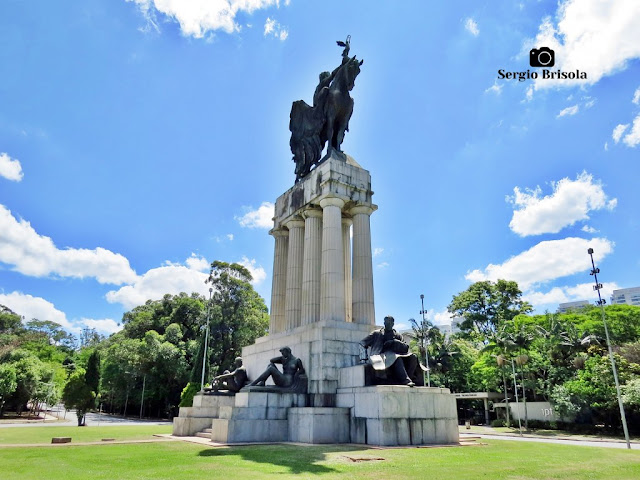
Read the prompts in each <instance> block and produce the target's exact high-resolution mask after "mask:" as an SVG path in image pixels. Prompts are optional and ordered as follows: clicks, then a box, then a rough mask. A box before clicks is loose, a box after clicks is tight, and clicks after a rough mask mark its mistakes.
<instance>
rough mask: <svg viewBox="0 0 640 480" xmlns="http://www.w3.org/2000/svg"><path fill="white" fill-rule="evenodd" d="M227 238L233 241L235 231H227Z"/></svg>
mask: <svg viewBox="0 0 640 480" xmlns="http://www.w3.org/2000/svg"><path fill="white" fill-rule="evenodd" d="M227 240H229V241H230V242H233V233H227Z"/></svg>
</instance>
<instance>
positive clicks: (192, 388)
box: [179, 382, 200, 407]
mask: <svg viewBox="0 0 640 480" xmlns="http://www.w3.org/2000/svg"><path fill="white" fill-rule="evenodd" d="M199 391H200V383H193V382H189V383H187V386H186V387H184V389H183V390H182V393H181V394H180V405H179V406H180V407H191V406H193V397H194V396H195V395H196V393H198V392H199Z"/></svg>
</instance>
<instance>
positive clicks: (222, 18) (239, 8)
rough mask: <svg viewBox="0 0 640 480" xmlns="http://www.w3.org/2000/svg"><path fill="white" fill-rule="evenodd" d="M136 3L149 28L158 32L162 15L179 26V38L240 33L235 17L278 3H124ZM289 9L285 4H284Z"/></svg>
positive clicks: (258, 0) (217, 0)
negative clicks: (158, 20)
mask: <svg viewBox="0 0 640 480" xmlns="http://www.w3.org/2000/svg"><path fill="white" fill-rule="evenodd" d="M127 1H128V2H131V1H133V2H135V3H136V4H137V5H138V7H139V8H140V11H141V12H142V13H143V15H144V16H145V18H146V19H147V21H148V22H149V24H150V25H151V26H152V27H153V28H154V29H156V30H157V29H158V26H157V21H156V18H155V17H156V13H161V14H164V15H166V16H167V17H169V18H171V19H173V20H175V21H177V22H178V23H179V24H180V29H181V30H182V34H183V35H185V36H193V37H195V38H203V37H204V36H205V35H206V34H207V33H211V32H215V31H218V30H222V31H224V32H227V33H234V32H237V31H240V28H241V27H240V25H238V23H236V16H237V15H238V13H242V12H244V13H252V12H254V11H255V10H262V9H266V8H268V7H272V6H278V7H279V6H280V2H279V0H127ZM285 5H288V2H285Z"/></svg>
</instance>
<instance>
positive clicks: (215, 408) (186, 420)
mask: <svg viewBox="0 0 640 480" xmlns="http://www.w3.org/2000/svg"><path fill="white" fill-rule="evenodd" d="M235 401H236V399H235V397H234V396H228V395H202V394H200V393H199V394H197V395H195V396H194V397H193V406H192V407H180V413H179V414H178V416H177V417H174V419H173V434H174V435H176V436H179V437H188V436H193V435H195V434H196V433H198V432H201V431H202V430H204V429H205V428H211V420H212V419H214V418H218V416H219V414H220V408H221V407H223V408H224V407H231V406H233V405H235Z"/></svg>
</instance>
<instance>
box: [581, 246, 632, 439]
mask: <svg viewBox="0 0 640 480" xmlns="http://www.w3.org/2000/svg"><path fill="white" fill-rule="evenodd" d="M587 253H588V254H589V256H590V257H591V266H592V267H593V269H592V270H591V275H593V279H594V280H595V283H596V284H595V285H594V286H593V289H594V290H595V291H596V292H598V301H597V302H596V304H597V305H599V306H600V312H601V314H602V323H603V324H604V334H605V336H606V337H607V347H608V348H609V360H611V370H613V380H614V382H615V384H616V395H617V397H618V406H619V407H620V418H621V419H622V430H623V431H624V438H625V440H626V441H627V448H628V449H629V450H631V443H630V442H629V430H627V417H626V416H625V414H624V407H623V406H622V397H621V396H620V382H618V371H617V370H616V362H615V360H614V358H613V350H611V342H610V341H609V329H608V328H607V320H606V318H605V315H604V304H605V303H606V301H605V300H603V299H602V297H601V296H600V289H601V288H602V284H601V283H598V273H600V269H599V268H596V264H595V262H594V261H593V248H590V249H589V250H587Z"/></svg>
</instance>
